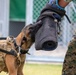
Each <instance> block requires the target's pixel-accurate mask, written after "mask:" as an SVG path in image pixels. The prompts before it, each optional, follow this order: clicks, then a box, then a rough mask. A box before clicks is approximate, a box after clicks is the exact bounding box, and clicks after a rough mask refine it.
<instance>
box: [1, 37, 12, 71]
mask: <svg viewBox="0 0 76 75" xmlns="http://www.w3.org/2000/svg"><path fill="white" fill-rule="evenodd" d="M12 42H13V41H12V38H9V37H7V39H6V40H0V49H3V50H7V51H10V50H11V49H13V44H12ZM5 56H6V53H3V52H0V72H1V71H2V70H5V71H6V65H5Z"/></svg>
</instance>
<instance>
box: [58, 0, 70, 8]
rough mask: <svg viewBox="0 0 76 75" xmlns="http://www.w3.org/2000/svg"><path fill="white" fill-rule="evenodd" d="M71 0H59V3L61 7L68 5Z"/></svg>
mask: <svg viewBox="0 0 76 75" xmlns="http://www.w3.org/2000/svg"><path fill="white" fill-rule="evenodd" d="M70 1H71V0H59V5H60V6H61V7H66V6H67V5H68V4H69V3H70Z"/></svg>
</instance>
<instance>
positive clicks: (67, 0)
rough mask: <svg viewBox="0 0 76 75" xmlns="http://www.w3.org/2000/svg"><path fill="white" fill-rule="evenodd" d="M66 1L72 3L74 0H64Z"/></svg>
mask: <svg viewBox="0 0 76 75" xmlns="http://www.w3.org/2000/svg"><path fill="white" fill-rule="evenodd" d="M64 1H66V2H71V1H72V0H64Z"/></svg>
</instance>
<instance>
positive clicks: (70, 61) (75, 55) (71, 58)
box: [62, 38, 76, 75]
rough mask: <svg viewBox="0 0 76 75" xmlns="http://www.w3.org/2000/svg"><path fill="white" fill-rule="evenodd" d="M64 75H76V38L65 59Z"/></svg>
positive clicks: (71, 43)
mask: <svg viewBox="0 0 76 75" xmlns="http://www.w3.org/2000/svg"><path fill="white" fill-rule="evenodd" d="M62 75H76V38H73V39H72V41H71V42H70V44H69V46H68V50H67V53H66V56H65V59H64V63H63V69H62Z"/></svg>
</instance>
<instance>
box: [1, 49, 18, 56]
mask: <svg viewBox="0 0 76 75" xmlns="http://www.w3.org/2000/svg"><path fill="white" fill-rule="evenodd" d="M0 52H3V53H6V54H9V55H14V56H15V57H16V56H17V53H16V52H15V51H14V50H11V51H6V50H3V49H0Z"/></svg>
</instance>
